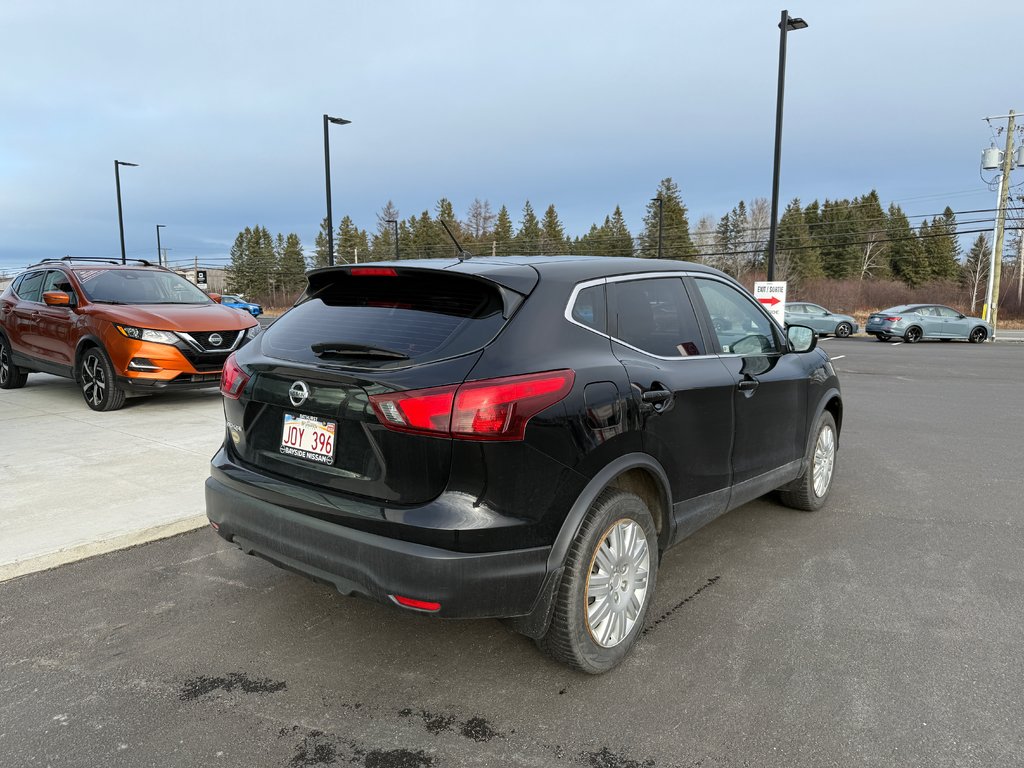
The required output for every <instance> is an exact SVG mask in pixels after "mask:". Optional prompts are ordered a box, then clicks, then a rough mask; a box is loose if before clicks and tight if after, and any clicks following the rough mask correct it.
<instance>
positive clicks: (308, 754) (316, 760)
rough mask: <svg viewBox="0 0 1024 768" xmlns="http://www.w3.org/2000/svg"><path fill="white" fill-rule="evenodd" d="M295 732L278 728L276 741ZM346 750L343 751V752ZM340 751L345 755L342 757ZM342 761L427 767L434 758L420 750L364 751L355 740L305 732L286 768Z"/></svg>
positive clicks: (366, 767) (376, 767)
mask: <svg viewBox="0 0 1024 768" xmlns="http://www.w3.org/2000/svg"><path fill="white" fill-rule="evenodd" d="M298 730H299V726H297V725H293V726H292V727H291V728H290V729H289V728H282V729H281V730H280V731H279V732H278V734H277V735H278V738H283V737H285V736H288V735H289V734H292V733H295V732H297V731H298ZM345 747H347V749H343V748H345ZM342 751H344V752H348V753H349V754H347V755H346V754H342ZM339 760H342V761H344V762H348V763H349V764H352V765H361V766H363V768H430V767H431V766H432V765H433V764H434V758H433V757H431V756H430V755H428V754H427V753H426V752H424V751H423V750H420V749H416V750H413V749H366V748H365V747H363V746H362V745H360V744H358V743H357V742H355V741H351V740H348V739H341V738H338V737H335V736H332V735H331V734H326V733H324V732H323V731H319V730H312V731H309V732H308V733H307V734H306V735H305V736H304V737H303V738H302V741H300V742H299V743H298V744H296V745H295V753H294V754H293V755H292V759H291V760H290V761H289V763H288V765H289V766H290V768H314V766H321V765H335V764H337V763H338V762H339Z"/></svg>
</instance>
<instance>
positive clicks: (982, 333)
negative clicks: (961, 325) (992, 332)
mask: <svg viewBox="0 0 1024 768" xmlns="http://www.w3.org/2000/svg"><path fill="white" fill-rule="evenodd" d="M987 338H988V331H986V330H985V329H984V328H982V327H981V326H980V325H979V326H978V327H977V328H975V329H974V330H972V331H971V335H970V336H968V337H967V340H968V341H969V342H971V344H981V343H982V342H984V341H985V339H987Z"/></svg>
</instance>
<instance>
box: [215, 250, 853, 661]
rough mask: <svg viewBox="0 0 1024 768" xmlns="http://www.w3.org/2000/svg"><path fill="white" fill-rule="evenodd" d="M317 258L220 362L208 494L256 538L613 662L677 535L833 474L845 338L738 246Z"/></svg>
mask: <svg viewBox="0 0 1024 768" xmlns="http://www.w3.org/2000/svg"><path fill="white" fill-rule="evenodd" d="M308 280H309V285H308V287H307V290H306V292H305V294H304V296H303V297H302V298H301V299H300V300H299V302H298V303H297V304H296V306H295V307H293V308H292V309H291V310H289V311H288V312H287V313H286V314H285V315H284V316H282V317H281V319H279V320H278V321H277V322H276V323H275V324H274V325H273V326H271V327H270V328H269V329H268V330H267V331H265V332H264V333H263V334H261V335H260V336H258V337H257V338H256V339H255V340H254V341H253V343H251V344H249V345H248V346H247V347H245V348H244V349H242V350H240V351H239V352H238V353H236V354H235V355H233V356H232V357H231V358H229V360H228V362H227V364H226V366H225V370H224V377H223V381H222V387H221V389H222V391H223V393H224V397H225V399H224V412H225V416H226V421H227V430H226V436H225V441H224V445H223V447H222V448H221V450H220V451H219V452H218V453H217V455H216V456H215V457H214V459H213V461H212V470H211V477H210V478H209V479H208V480H207V482H206V504H207V514H208V516H209V519H210V521H211V523H212V524H213V527H214V528H215V529H217V531H218V533H219V534H220V535H221V536H222V537H224V538H225V539H227V540H229V541H233V542H234V543H235V544H237V545H238V546H239V547H240V548H241V549H242V550H243V551H244V552H247V553H250V554H255V555H259V556H260V557H263V558H266V559H267V560H269V561H271V562H273V563H276V564H278V565H280V566H282V567H284V568H288V569H291V570H294V571H298V572H299V573H303V574H305V575H307V576H309V577H311V578H313V579H317V580H320V581H324V582H327V583H330V584H333V585H334V586H335V587H336V588H337V589H338V590H339V591H341V592H342V593H345V594H351V593H355V594H359V595H363V596H366V597H369V598H372V599H374V600H378V601H380V602H383V603H390V604H393V605H396V606H400V607H401V608H403V609H407V610H411V611H419V612H421V613H428V614H435V615H438V616H446V617H503V618H507V619H508V620H509V623H510V624H511V626H513V627H514V628H515V629H517V630H518V631H520V632H522V633H524V634H526V635H528V636H530V637H533V638H535V639H536V640H537V641H538V644H539V645H540V647H541V648H543V649H544V650H545V651H547V652H548V653H550V654H551V655H552V656H553V657H555V658H556V659H559V660H560V661H563V662H565V663H567V664H569V665H571V666H572V667H575V668H577V669H580V670H584V671H586V672H591V673H598V672H603V671H605V670H607V669H610V668H611V667H613V666H614V665H615V664H616V663H618V662H619V661H620V660H621V659H622V657H623V656H624V655H625V654H626V652H627V651H628V650H629V648H630V647H631V646H632V644H633V643H634V642H635V640H636V638H637V637H638V636H639V634H640V633H641V632H642V630H643V627H644V621H645V616H646V614H647V611H648V608H649V606H650V604H651V600H652V595H653V593H654V589H655V583H656V578H657V572H658V564H659V561H660V556H661V553H662V552H663V551H664V550H665V549H667V548H668V547H670V546H672V545H673V544H675V543H677V542H679V541H680V540H682V539H683V538H684V537H686V536H688V535H689V534H690V533H693V532H694V531H695V530H697V529H698V528H700V527H701V526H702V525H705V524H706V523H708V522H709V521H711V520H713V519H714V518H716V517H717V516H719V515H721V514H723V513H725V512H727V511H728V510H730V509H733V508H735V507H738V506H740V505H741V504H744V503H746V502H748V501H750V500H752V499H755V498H757V497H758V496H761V495H763V494H765V493H768V492H769V491H773V490H775V489H781V493H780V498H781V499H782V501H783V502H784V503H786V504H788V505H790V506H793V507H796V508H798V509H804V510H814V509H817V508H819V507H821V506H822V504H824V502H825V500H826V499H827V498H828V495H829V490H830V488H831V481H832V477H833V470H834V461H835V456H836V448H837V446H838V440H839V430H840V427H841V425H842V415H843V406H842V400H841V396H840V390H839V382H838V380H837V378H836V375H835V371H834V370H833V368H832V365H831V364H830V362H829V358H828V356H827V355H826V354H825V352H824V351H822V350H820V349H818V348H816V347H815V335H814V333H813V331H812V330H811V329H809V328H806V327H797V326H793V327H791V328H789V330H788V334H787V333H786V332H784V331H783V330H782V328H780V327H779V326H778V325H777V324H776V323H775V322H774V321H773V320H772V319H771V318H770V316H769V315H768V314H767V313H766V312H765V311H764V310H763V309H762V308H761V307H760V306H759V304H758V303H757V302H756V301H755V300H754V299H753V297H752V296H751V295H750V294H749V293H748V292H747V291H746V290H744V289H743V288H742V287H741V286H740V285H739V284H737V283H736V282H735V281H734V280H732V279H731V278H729V277H727V276H726V275H725V274H723V273H721V272H718V271H717V270H713V269H710V268H708V267H703V266H700V265H696V264H688V263H683V262H670V261H653V260H647V259H615V258H593V257H560V258H543V257H532V258H527V257H506V258H473V259H467V260H444V261H442V260H437V261H418V262H416V263H415V264H410V263H409V262H394V263H390V264H378V265H373V266H365V267H364V266H341V267H330V268H324V269H319V270H315V271H313V272H311V273H309V276H308ZM712 317H715V318H719V319H720V320H721V321H722V322H720V325H721V329H720V330H716V329H715V327H714V325H713V324H712Z"/></svg>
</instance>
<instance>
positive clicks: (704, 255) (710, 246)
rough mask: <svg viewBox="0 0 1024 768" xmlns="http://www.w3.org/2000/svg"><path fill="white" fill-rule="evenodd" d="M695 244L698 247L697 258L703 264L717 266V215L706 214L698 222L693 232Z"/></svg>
mask: <svg viewBox="0 0 1024 768" xmlns="http://www.w3.org/2000/svg"><path fill="white" fill-rule="evenodd" d="M693 244H694V245H695V246H696V247H697V254H698V256H697V258H698V259H699V260H700V263H701V264H710V265H711V266H715V257H714V256H713V255H712V254H714V252H715V217H714V216H712V215H711V214H708V213H706V214H704V215H703V216H701V217H700V221H698V222H697V229H696V230H694V232H693Z"/></svg>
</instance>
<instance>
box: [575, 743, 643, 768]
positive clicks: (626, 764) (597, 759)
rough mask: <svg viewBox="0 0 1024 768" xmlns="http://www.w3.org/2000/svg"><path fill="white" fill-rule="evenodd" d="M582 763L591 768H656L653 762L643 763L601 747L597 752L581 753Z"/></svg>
mask: <svg viewBox="0 0 1024 768" xmlns="http://www.w3.org/2000/svg"><path fill="white" fill-rule="evenodd" d="M580 762H585V763H586V764H587V765H589V766H590V768H654V761H653V760H644V761H643V762H642V763H641V762H639V761H637V760H632V759H630V758H628V757H623V756H622V755H618V754H616V753H614V752H612V751H611V750H610V749H608V747H601V749H599V750H598V751H597V752H580Z"/></svg>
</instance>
